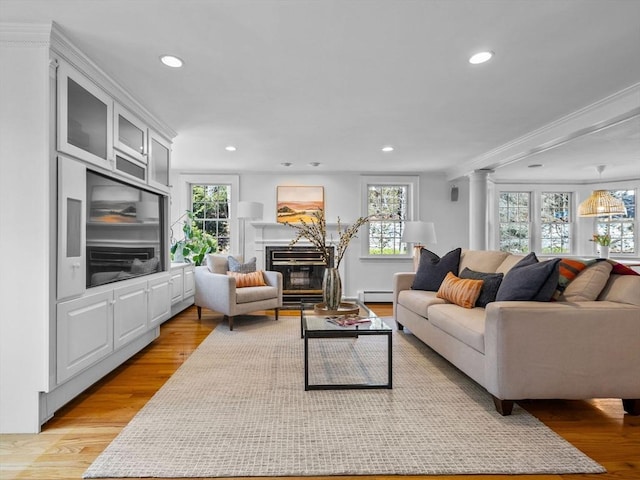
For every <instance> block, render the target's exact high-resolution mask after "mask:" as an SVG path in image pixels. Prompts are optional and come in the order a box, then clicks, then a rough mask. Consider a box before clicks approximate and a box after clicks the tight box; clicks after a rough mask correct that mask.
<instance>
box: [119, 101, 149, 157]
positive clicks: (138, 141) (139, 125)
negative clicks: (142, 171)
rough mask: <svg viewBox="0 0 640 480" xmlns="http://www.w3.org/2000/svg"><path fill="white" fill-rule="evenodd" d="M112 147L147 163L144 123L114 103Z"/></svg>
mask: <svg viewBox="0 0 640 480" xmlns="http://www.w3.org/2000/svg"><path fill="white" fill-rule="evenodd" d="M113 115H114V116H113V140H114V147H115V148H116V149H118V150H120V151H121V152H123V153H126V154H127V155H129V156H130V157H132V158H134V159H135V160H138V161H139V162H142V163H147V149H148V147H147V132H148V128H147V126H146V125H145V123H144V122H143V121H142V120H140V119H139V118H138V117H136V116H135V115H133V114H132V113H129V112H128V111H127V110H126V109H125V108H124V107H122V106H121V105H120V104H118V103H116V104H115V106H114V108H113Z"/></svg>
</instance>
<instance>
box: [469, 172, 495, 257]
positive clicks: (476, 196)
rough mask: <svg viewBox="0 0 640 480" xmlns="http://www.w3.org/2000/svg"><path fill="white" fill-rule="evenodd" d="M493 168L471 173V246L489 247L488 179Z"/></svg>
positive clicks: (472, 247) (475, 248)
mask: <svg viewBox="0 0 640 480" xmlns="http://www.w3.org/2000/svg"><path fill="white" fill-rule="evenodd" d="M492 172H493V170H489V169H482V170H476V171H474V172H473V173H471V174H470V175H469V248H470V249H471V250H486V249H487V222H488V215H487V205H488V202H487V195H488V188H487V186H488V185H487V179H488V177H489V174H490V173H492Z"/></svg>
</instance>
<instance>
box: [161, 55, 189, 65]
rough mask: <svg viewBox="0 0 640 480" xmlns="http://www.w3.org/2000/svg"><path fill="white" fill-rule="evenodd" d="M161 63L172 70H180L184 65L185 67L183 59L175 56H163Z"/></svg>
mask: <svg viewBox="0 0 640 480" xmlns="http://www.w3.org/2000/svg"><path fill="white" fill-rule="evenodd" d="M160 61H161V62H162V63H164V64H165V65H166V66H167V67H171V68H180V67H181V66H182V65H184V62H183V61H182V60H181V59H179V58H178V57H175V56H173V55H162V56H161V57H160Z"/></svg>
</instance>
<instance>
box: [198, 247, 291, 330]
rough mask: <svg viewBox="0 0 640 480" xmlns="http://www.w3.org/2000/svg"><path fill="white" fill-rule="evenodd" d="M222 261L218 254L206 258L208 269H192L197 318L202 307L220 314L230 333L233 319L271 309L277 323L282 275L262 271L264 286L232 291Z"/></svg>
mask: <svg viewBox="0 0 640 480" xmlns="http://www.w3.org/2000/svg"><path fill="white" fill-rule="evenodd" d="M226 259H227V257H226V256H222V255H209V258H207V265H208V266H200V267H196V269H195V280H196V294H195V304H196V307H197V309H198V319H200V318H201V317H202V308H203V307H204V308H208V309H210V310H214V311H216V312H219V313H222V314H223V315H224V316H225V319H228V320H229V330H233V317H235V316H236V315H243V314H246V313H250V312H255V311H256V310H269V309H274V310H275V317H276V320H278V313H279V309H280V308H281V307H282V274H281V273H280V272H271V271H263V272H262V274H263V277H264V281H265V283H266V284H267V285H266V286H261V287H244V288H236V279H235V278H233V277H232V276H229V275H227V274H226V272H227V270H228V263H226Z"/></svg>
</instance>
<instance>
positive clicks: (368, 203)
mask: <svg viewBox="0 0 640 480" xmlns="http://www.w3.org/2000/svg"><path fill="white" fill-rule="evenodd" d="M362 179H363V180H362V195H363V196H362V198H363V207H362V215H365V216H369V222H368V223H367V225H366V233H365V228H363V229H362V232H361V237H362V238H363V239H364V238H365V235H366V241H363V242H362V254H363V255H365V256H369V257H372V258H388V257H397V256H403V257H406V256H407V254H408V250H407V245H406V244H405V243H403V242H402V232H403V229H404V222H405V221H408V220H414V216H415V215H416V211H417V198H416V193H415V192H417V191H418V177H417V176H402V175H399V176H384V177H383V176H368V177H362Z"/></svg>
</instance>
